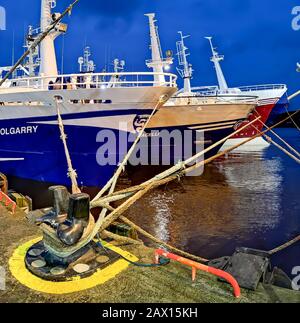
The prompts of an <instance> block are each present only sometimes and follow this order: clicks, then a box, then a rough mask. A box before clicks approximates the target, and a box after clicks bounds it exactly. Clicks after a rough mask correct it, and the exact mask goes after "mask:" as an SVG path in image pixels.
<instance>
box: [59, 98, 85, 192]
mask: <svg viewBox="0 0 300 323" xmlns="http://www.w3.org/2000/svg"><path fill="white" fill-rule="evenodd" d="M54 101H55V105H56V111H57V121H58V126H59V131H60V139H61V140H62V142H63V145H64V151H65V156H66V160H67V164H68V177H69V178H70V180H71V183H72V194H77V193H81V191H80V189H79V187H78V183H77V172H76V170H75V169H74V168H73V165H72V159H71V156H70V152H69V148H68V144H67V135H66V133H65V127H64V123H63V120H62V117H61V114H60V109H59V103H58V98H57V97H55V98H54Z"/></svg>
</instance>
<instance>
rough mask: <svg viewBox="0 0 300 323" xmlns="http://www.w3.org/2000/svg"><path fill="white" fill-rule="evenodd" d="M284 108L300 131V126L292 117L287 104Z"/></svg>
mask: <svg viewBox="0 0 300 323" xmlns="http://www.w3.org/2000/svg"><path fill="white" fill-rule="evenodd" d="M284 108H285V111H286V113H287V115H288V116H289V118H290V119H291V121H292V122H293V124H294V125H295V127H296V128H297V129H298V130H299V131H300V128H299V126H298V125H297V123H296V121H295V120H294V119H293V118H292V117H291V115H290V113H289V110H288V108H287V107H286V106H284Z"/></svg>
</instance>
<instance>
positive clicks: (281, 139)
mask: <svg viewBox="0 0 300 323" xmlns="http://www.w3.org/2000/svg"><path fill="white" fill-rule="evenodd" d="M259 122H260V123H261V124H262V125H263V126H264V127H265V128H266V129H268V130H269V131H270V132H271V133H272V134H273V135H274V136H275V137H276V138H278V139H279V140H280V141H281V142H283V143H284V144H285V145H286V146H287V147H288V148H289V149H290V150H291V151H292V152H293V153H295V154H296V155H298V156H299V157H300V153H299V152H298V151H297V150H296V149H295V148H294V147H292V146H291V145H290V144H289V143H288V142H287V141H286V140H284V139H283V138H282V137H281V136H279V135H278V134H277V133H276V132H275V131H274V130H272V129H270V128H269V127H268V126H267V125H266V124H265V123H264V122H263V121H261V120H259Z"/></svg>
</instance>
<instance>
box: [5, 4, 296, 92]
mask: <svg viewBox="0 0 300 323" xmlns="http://www.w3.org/2000/svg"><path fill="white" fill-rule="evenodd" d="M70 1H71V0H57V8H56V11H62V10H63V9H64V8H65V7H66V6H67V5H68V4H69V3H70ZM297 5H299V6H300V0H299V1H294V0H290V1H284V0H260V1H258V0H93V1H91V0H80V2H79V4H78V5H77V6H76V8H74V10H73V13H72V16H71V17H70V18H66V19H65V21H66V22H67V23H68V24H69V31H68V33H67V35H66V36H65V40H64V41H65V50H64V71H65V72H66V73H69V72H70V73H71V72H76V71H77V70H78V64H77V58H78V56H80V55H81V54H82V50H83V47H84V45H85V44H87V45H89V46H91V48H92V51H93V58H94V60H95V62H96V64H97V70H98V71H101V70H102V69H103V66H104V65H105V63H106V62H107V61H112V60H113V58H115V57H119V58H121V59H125V60H126V64H127V66H126V70H127V71H134V70H135V71H137V70H139V71H145V70H147V68H146V67H145V60H146V59H148V58H149V56H150V51H149V47H148V46H149V30H148V21H147V18H146V17H144V16H143V14H144V13H148V12H155V13H156V14H157V19H158V24H159V33H160V36H161V43H162V47H163V50H164V51H166V50H167V49H172V50H173V51H174V52H175V51H176V50H175V48H176V47H175V43H176V41H177V40H178V34H177V31H179V30H182V31H183V32H184V33H186V34H190V35H191V38H189V39H188V40H187V45H188V47H189V48H190V52H191V56H190V62H191V63H192V64H193V67H194V70H195V73H194V79H193V85H194V86H201V85H215V84H216V77H215V73H214V70H213V67H212V63H211V62H210V61H209V57H210V49H209V46H208V42H207V40H205V39H204V37H205V36H214V42H215V44H216V46H217V47H218V49H219V52H220V53H221V54H224V55H225V61H224V62H223V63H222V67H223V70H224V73H225V77H226V79H227V81H228V83H229V85H230V86H238V85H252V84H264V83H286V84H287V85H288V86H289V89H290V91H289V92H290V93H292V92H293V91H295V90H297V89H299V88H300V73H299V74H298V73H296V62H297V61H300V31H298V32H296V31H294V30H293V29H292V26H291V23H292V19H293V16H292V14H291V12H292V8H293V7H294V6H297ZM0 6H2V7H4V8H5V9H6V14H7V30H6V31H0V41H1V51H0V66H3V65H8V64H10V63H11V52H12V44H13V41H12V39H13V33H14V34H15V55H16V57H17V56H18V55H20V54H21V53H22V44H23V37H24V30H25V29H26V28H27V26H28V25H29V24H32V25H33V26H37V25H38V23H39V14H40V13H39V11H40V0H14V1H12V0H0ZM61 44H62V38H60V39H58V40H57V60H58V64H59V67H60V65H61V60H62V59H61V57H62V50H61ZM176 63H177V61H176ZM172 71H173V72H175V71H176V69H175V65H174V66H173V68H172Z"/></svg>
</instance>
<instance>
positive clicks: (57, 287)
mask: <svg viewBox="0 0 300 323" xmlns="http://www.w3.org/2000/svg"><path fill="white" fill-rule="evenodd" d="M41 239H42V238H37V239H34V240H31V241H28V242H26V243H25V244H23V245H21V246H19V247H18V248H17V249H16V250H15V251H14V253H13V255H12V257H11V258H10V259H9V269H10V271H11V273H12V275H13V276H14V277H15V278H16V279H17V280H18V281H19V282H20V283H21V284H22V285H24V286H26V287H28V288H30V289H32V290H35V291H37V292H42V293H46V294H57V295H62V294H70V293H75V292H79V291H83V290H87V289H90V288H93V287H96V286H98V285H102V284H104V283H106V282H107V281H109V280H110V279H112V278H114V277H115V276H116V275H118V274H119V273H120V272H122V271H123V270H125V269H126V268H127V267H128V266H129V263H128V262H127V261H126V260H124V259H120V260H117V261H116V262H115V263H113V264H112V265H110V266H107V267H106V268H105V269H103V270H100V269H99V270H98V271H97V272H96V273H94V274H93V275H91V276H90V277H87V278H80V277H79V276H78V277H73V278H72V280H70V281H67V282H50V281H46V280H43V279H41V278H39V277H36V276H34V275H33V274H32V273H31V272H30V271H28V269H27V268H26V266H25V256H26V253H27V251H28V250H29V249H30V248H31V247H32V246H33V245H34V244H36V243H37V242H39V241H41ZM105 247H106V248H109V249H111V250H113V251H115V252H116V253H118V254H120V255H122V256H123V257H125V258H127V259H129V260H131V261H133V262H136V261H138V258H137V257H135V256H134V255H132V254H130V253H129V252H127V251H124V250H122V249H120V248H118V247H115V246H113V245H111V244H109V243H107V244H105Z"/></svg>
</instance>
